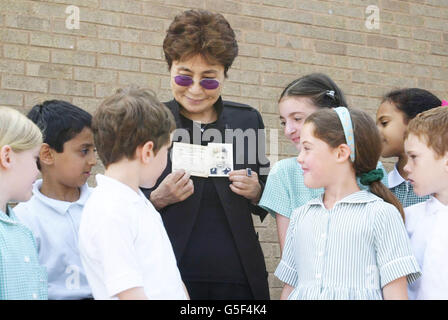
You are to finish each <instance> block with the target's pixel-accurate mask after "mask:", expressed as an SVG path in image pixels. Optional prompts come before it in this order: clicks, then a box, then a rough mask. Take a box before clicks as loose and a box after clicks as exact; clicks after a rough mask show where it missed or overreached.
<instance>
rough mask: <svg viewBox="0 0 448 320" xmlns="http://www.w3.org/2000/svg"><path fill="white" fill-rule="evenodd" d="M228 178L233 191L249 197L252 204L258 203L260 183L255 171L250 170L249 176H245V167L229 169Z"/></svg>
mask: <svg viewBox="0 0 448 320" xmlns="http://www.w3.org/2000/svg"><path fill="white" fill-rule="evenodd" d="M229 180H230V181H232V184H231V185H230V189H231V190H232V191H233V192H235V193H236V194H238V195H240V196H243V197H245V198H246V199H249V200H250V201H251V202H252V203H253V204H257V203H258V201H259V200H260V198H261V185H260V182H259V181H258V174H257V173H256V172H255V171H252V174H251V176H247V171H246V170H245V169H242V170H235V171H231V172H230V173H229Z"/></svg>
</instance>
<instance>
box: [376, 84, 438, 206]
mask: <svg viewBox="0 0 448 320" xmlns="http://www.w3.org/2000/svg"><path fill="white" fill-rule="evenodd" d="M441 104H442V101H440V100H439V98H437V97H436V96H435V95H433V94H432V93H431V92H429V91H427V90H424V89H419V88H406V89H399V90H394V91H391V92H389V93H388V94H386V95H385V96H384V98H383V101H382V102H381V105H380V106H379V108H378V111H377V113H376V125H377V126H378V129H379V131H380V134H381V140H382V145H383V149H382V153H381V155H382V156H383V157H385V158H390V157H398V161H397V163H396V164H395V166H394V169H393V170H392V171H391V172H390V173H389V175H388V186H389V188H390V190H391V191H392V192H393V193H394V194H395V195H396V196H397V198H398V199H399V200H400V202H401V203H402V205H403V207H408V206H411V205H414V204H417V203H420V202H423V201H425V200H427V199H428V198H429V197H428V196H423V197H419V196H417V195H416V194H415V193H414V189H413V187H412V185H411V184H410V183H409V182H408V181H407V174H406V172H405V171H404V170H403V168H404V166H405V165H406V162H407V156H406V154H405V152H404V133H405V131H406V128H407V126H408V123H409V121H410V120H412V119H413V118H414V117H415V116H416V115H417V114H419V113H421V112H423V111H426V110H429V109H432V108H435V107H438V106H440V105H441Z"/></svg>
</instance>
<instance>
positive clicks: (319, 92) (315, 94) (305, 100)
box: [259, 73, 387, 250]
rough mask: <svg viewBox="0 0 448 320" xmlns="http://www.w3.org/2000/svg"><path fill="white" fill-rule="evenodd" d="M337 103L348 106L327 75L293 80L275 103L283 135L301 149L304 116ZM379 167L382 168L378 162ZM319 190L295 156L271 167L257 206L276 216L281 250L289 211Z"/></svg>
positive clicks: (308, 76)
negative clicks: (305, 177)
mask: <svg viewBox="0 0 448 320" xmlns="http://www.w3.org/2000/svg"><path fill="white" fill-rule="evenodd" d="M339 106H347V102H346V101H345V98H344V94H343V92H342V90H341V89H340V88H339V87H338V86H337V85H336V83H334V81H333V80H332V79H330V78H329V77H328V76H327V75H325V74H322V73H312V74H308V75H306V76H303V77H301V78H298V79H296V80H294V81H293V82H291V83H290V84H289V85H288V86H287V87H286V88H285V89H284V90H283V93H282V94H281V96H280V99H279V105H278V107H279V113H280V121H281V124H282V127H283V129H284V133H285V136H286V138H288V139H289V140H290V141H291V142H292V143H293V144H294V146H295V147H296V149H297V150H298V151H300V140H301V129H302V126H303V122H304V121H305V119H306V117H307V116H309V115H310V114H312V113H313V112H316V111H317V110H319V109H326V108H336V107H339ZM378 167H379V168H382V169H383V170H384V167H383V166H382V164H381V163H380V162H379V163H378ZM384 174H385V175H386V171H385V170H384ZM383 183H387V177H384V178H383ZM358 184H359V185H360V187H361V188H364V189H366V188H368V187H367V186H363V185H361V183H360V182H359V183H358ZM322 192H323V189H310V188H307V187H306V186H305V184H304V183H303V171H302V168H301V167H300V164H299V163H298V162H297V158H296V157H292V158H288V159H283V160H280V161H278V162H277V163H275V165H274V166H273V167H272V169H271V172H270V174H269V176H268V180H267V182H266V187H265V190H264V192H263V196H262V198H261V200H260V203H259V206H260V207H262V208H263V209H266V210H267V211H269V212H270V213H271V214H272V215H273V216H274V217H275V219H276V222H277V232H278V238H279V242H280V249H281V250H283V246H284V242H285V236H286V230H287V229H288V225H289V218H290V215H291V213H292V211H293V210H294V209H296V208H298V207H300V206H302V205H304V204H305V203H307V202H308V201H309V200H311V199H313V198H316V197H318V196H319V195H320V194H321V193H322Z"/></svg>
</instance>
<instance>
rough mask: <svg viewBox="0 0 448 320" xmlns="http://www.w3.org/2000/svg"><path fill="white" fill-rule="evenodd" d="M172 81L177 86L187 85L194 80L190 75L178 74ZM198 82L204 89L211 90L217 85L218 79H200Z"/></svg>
mask: <svg viewBox="0 0 448 320" xmlns="http://www.w3.org/2000/svg"><path fill="white" fill-rule="evenodd" d="M174 82H176V84H177V85H179V86H182V87H189V86H191V85H192V84H193V82H194V81H193V78H192V77H190V76H184V75H179V76H175V77H174ZM199 84H200V85H201V87H202V88H204V89H206V90H213V89H216V88H218V87H219V81H218V80H216V79H202V80H201V81H199Z"/></svg>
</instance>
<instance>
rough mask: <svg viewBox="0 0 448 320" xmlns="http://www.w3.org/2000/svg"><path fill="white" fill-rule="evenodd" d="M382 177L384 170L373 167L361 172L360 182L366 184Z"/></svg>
mask: <svg viewBox="0 0 448 320" xmlns="http://www.w3.org/2000/svg"><path fill="white" fill-rule="evenodd" d="M383 177H384V172H383V170H382V169H375V170H372V171H370V172H367V173H363V174H361V179H360V182H361V184H363V185H365V186H368V185H370V184H372V182H375V181H381V179H383Z"/></svg>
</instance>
